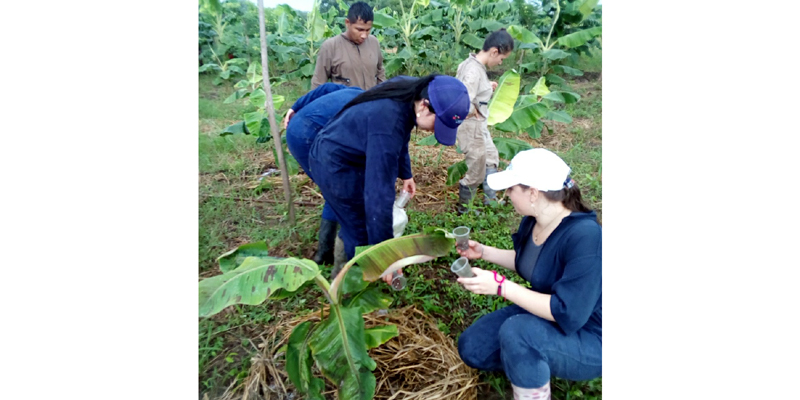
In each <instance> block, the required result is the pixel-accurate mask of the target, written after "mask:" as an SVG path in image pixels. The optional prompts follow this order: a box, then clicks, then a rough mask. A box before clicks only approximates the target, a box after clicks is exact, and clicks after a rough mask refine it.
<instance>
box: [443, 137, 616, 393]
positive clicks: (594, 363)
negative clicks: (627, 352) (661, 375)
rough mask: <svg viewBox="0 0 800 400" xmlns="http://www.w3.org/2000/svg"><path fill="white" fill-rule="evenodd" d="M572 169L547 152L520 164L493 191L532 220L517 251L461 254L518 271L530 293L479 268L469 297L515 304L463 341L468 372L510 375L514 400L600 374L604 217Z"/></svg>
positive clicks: (497, 179)
mask: <svg viewBox="0 0 800 400" xmlns="http://www.w3.org/2000/svg"><path fill="white" fill-rule="evenodd" d="M569 172H570V168H569V167H568V166H567V164H565V163H564V161H563V160H561V159H560V158H559V157H558V156H557V155H555V154H554V153H552V152H550V151H548V150H545V149H532V150H526V151H523V152H520V153H519V154H517V155H516V156H515V157H514V158H513V159H512V160H511V164H510V165H509V167H508V169H506V170H505V171H503V172H499V173H496V174H491V175H489V177H488V184H489V186H491V188H492V189H494V190H503V189H505V190H506V197H508V199H509V201H511V202H512V204H513V205H514V209H515V210H516V211H517V212H518V213H519V214H522V215H523V216H524V218H523V219H522V222H520V225H519V230H518V231H517V233H515V234H514V235H513V236H512V240H513V242H514V249H513V250H501V249H497V248H494V247H491V246H485V245H483V244H481V243H478V242H476V241H473V240H470V241H469V248H468V249H467V250H464V251H459V254H461V255H462V256H464V257H467V258H469V259H483V260H486V261H488V262H491V263H494V264H497V265H499V266H501V267H503V268H506V269H508V270H511V271H514V272H516V273H517V274H519V276H521V277H522V278H524V279H525V280H526V281H528V282H529V283H530V285H531V288H530V289H529V288H526V287H524V286H521V285H518V284H517V283H514V282H511V281H509V280H507V279H505V277H504V276H503V274H502V273H500V272H498V271H487V270H483V269H480V268H475V267H473V268H472V271H473V272H474V273H475V275H476V276H475V277H473V278H458V282H459V283H461V284H462V285H463V286H464V288H466V289H467V290H469V291H471V292H473V293H476V294H484V295H497V296H503V297H505V298H506V299H508V300H509V301H511V302H512V303H514V304H513V305H510V306H508V307H505V308H502V309H500V310H497V311H495V312H492V313H490V314H487V315H485V316H483V317H481V318H479V319H478V320H477V321H475V323H474V324H472V325H471V326H470V327H469V328H467V329H466V330H465V331H464V332H463V333H462V334H461V336H460V337H459V340H458V352H459V355H460V356H461V359H462V360H463V361H464V363H466V364H467V365H469V366H471V367H473V368H477V369H481V370H488V371H503V372H504V373H505V374H506V376H507V377H508V379H509V380H510V381H511V385H512V388H513V390H514V398H515V399H550V377H551V376H556V377H560V378H564V379H569V380H589V379H594V378H596V377H599V376H600V375H601V370H602V301H601V300H602V293H601V288H602V282H601V276H602V252H601V247H602V241H601V228H600V225H599V224H598V223H597V215H596V214H595V212H594V211H591V210H590V209H589V208H588V207H586V205H585V204H584V203H583V201H582V199H581V194H580V190H579V189H578V186H577V185H575V182H574V181H573V180H572V178H570V177H569Z"/></svg>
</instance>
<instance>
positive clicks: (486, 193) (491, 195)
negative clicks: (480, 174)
mask: <svg viewBox="0 0 800 400" xmlns="http://www.w3.org/2000/svg"><path fill="white" fill-rule="evenodd" d="M495 173H497V167H496V166H494V165H487V166H486V177H484V178H483V204H485V205H489V203H491V202H492V201H493V200H494V201H497V191H496V190H492V188H490V187H489V180H488V178H489V175H491V174H495ZM498 203H499V204H503V201H499V202H498Z"/></svg>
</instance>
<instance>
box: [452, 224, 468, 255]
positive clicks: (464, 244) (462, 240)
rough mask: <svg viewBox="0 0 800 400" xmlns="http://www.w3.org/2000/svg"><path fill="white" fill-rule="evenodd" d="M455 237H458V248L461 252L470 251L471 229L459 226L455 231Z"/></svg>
mask: <svg viewBox="0 0 800 400" xmlns="http://www.w3.org/2000/svg"><path fill="white" fill-rule="evenodd" d="M453 235H455V237H456V248H457V249H458V250H460V251H467V250H469V227H468V226H459V227H458V228H456V229H453Z"/></svg>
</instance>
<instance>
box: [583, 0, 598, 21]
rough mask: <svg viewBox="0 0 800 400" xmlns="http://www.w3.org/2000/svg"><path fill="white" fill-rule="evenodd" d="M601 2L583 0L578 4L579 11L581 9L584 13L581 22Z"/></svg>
mask: <svg viewBox="0 0 800 400" xmlns="http://www.w3.org/2000/svg"><path fill="white" fill-rule="evenodd" d="M599 2H600V0H583V3H581V5H580V6H578V11H580V12H581V15H582V18H581V22H583V20H584V19H586V17H588V16H589V15H590V14H591V13H592V10H594V8H595V7H596V6H597V3H599Z"/></svg>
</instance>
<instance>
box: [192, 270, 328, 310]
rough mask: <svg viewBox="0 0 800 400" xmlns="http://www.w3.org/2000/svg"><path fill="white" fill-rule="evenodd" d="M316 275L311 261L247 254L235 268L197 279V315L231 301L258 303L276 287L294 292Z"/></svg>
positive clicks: (276, 288)
mask: <svg viewBox="0 0 800 400" xmlns="http://www.w3.org/2000/svg"><path fill="white" fill-rule="evenodd" d="M318 275H319V267H318V266H317V264H315V263H314V262H313V261H310V260H305V259H296V258H273V257H247V258H245V260H244V261H243V262H242V264H241V265H240V266H239V267H237V268H236V269H234V270H232V271H228V272H226V273H224V274H222V275H217V276H214V277H211V278H207V279H203V280H202V281H200V283H199V285H198V286H199V289H200V293H199V299H200V307H199V311H200V317H208V316H210V315H214V314H216V313H218V312H220V311H222V309H223V308H225V307H228V306H230V305H233V304H250V305H255V304H261V303H263V302H264V301H265V300H266V299H267V298H268V297H269V296H270V294H272V293H274V292H276V291H277V290H279V289H285V290H287V291H290V292H294V291H295V290H297V288H299V287H300V286H301V285H303V283H305V282H307V281H309V280H311V279H314V278H315V277H317V276H318ZM323 289H325V288H323Z"/></svg>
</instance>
